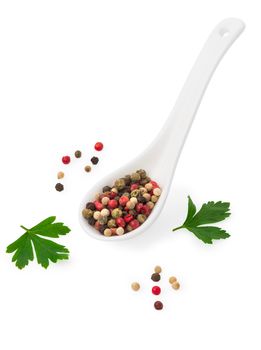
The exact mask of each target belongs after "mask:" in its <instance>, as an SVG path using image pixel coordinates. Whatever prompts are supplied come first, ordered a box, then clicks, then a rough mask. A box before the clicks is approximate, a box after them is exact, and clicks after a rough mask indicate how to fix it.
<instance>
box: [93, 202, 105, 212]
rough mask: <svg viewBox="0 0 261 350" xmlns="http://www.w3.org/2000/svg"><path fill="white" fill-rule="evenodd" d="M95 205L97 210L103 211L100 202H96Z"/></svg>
mask: <svg viewBox="0 0 261 350" xmlns="http://www.w3.org/2000/svg"><path fill="white" fill-rule="evenodd" d="M94 205H95V208H96V209H97V210H99V211H101V210H102V209H103V204H102V203H101V202H99V201H95V202H94Z"/></svg>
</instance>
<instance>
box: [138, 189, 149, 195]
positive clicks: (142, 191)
mask: <svg viewBox="0 0 261 350" xmlns="http://www.w3.org/2000/svg"><path fill="white" fill-rule="evenodd" d="M139 191H140V194H141V195H143V194H144V193H147V192H148V190H147V189H146V188H145V187H140V188H139Z"/></svg>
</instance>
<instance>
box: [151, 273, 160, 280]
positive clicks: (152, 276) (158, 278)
mask: <svg viewBox="0 0 261 350" xmlns="http://www.w3.org/2000/svg"><path fill="white" fill-rule="evenodd" d="M151 279H152V281H154V282H159V280H160V274H159V273H156V272H155V273H153V274H152V275H151Z"/></svg>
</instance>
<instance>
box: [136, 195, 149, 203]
mask: <svg viewBox="0 0 261 350" xmlns="http://www.w3.org/2000/svg"><path fill="white" fill-rule="evenodd" d="M137 199H138V202H140V203H142V204H145V203H147V201H146V199H145V198H144V197H143V196H138V197H137Z"/></svg>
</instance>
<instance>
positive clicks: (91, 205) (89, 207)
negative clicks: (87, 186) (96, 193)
mask: <svg viewBox="0 0 261 350" xmlns="http://www.w3.org/2000/svg"><path fill="white" fill-rule="evenodd" d="M86 209H91V210H93V211H94V210H96V207H95V205H94V203H92V202H89V203H87V204H86Z"/></svg>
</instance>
